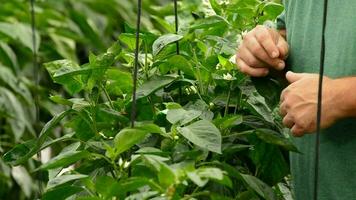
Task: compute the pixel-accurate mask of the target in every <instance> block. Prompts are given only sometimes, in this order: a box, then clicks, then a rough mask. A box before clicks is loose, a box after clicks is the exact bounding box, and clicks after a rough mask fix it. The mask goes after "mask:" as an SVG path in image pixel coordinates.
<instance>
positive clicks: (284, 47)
mask: <svg viewBox="0 0 356 200" xmlns="http://www.w3.org/2000/svg"><path fill="white" fill-rule="evenodd" d="M277 48H278V50H279V54H280V55H279V58H281V59H283V60H285V59H287V57H288V53H289V45H288V43H287V41H286V40H285V39H284V38H283V37H282V36H279V39H278V42H277Z"/></svg>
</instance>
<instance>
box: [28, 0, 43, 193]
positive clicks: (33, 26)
mask: <svg viewBox="0 0 356 200" xmlns="http://www.w3.org/2000/svg"><path fill="white" fill-rule="evenodd" d="M35 1H36V0H30V10H31V31H32V53H33V54H32V56H33V57H32V65H33V66H32V67H33V71H32V72H33V79H34V81H35V90H38V88H39V84H40V75H39V67H38V58H37V48H38V47H37V39H38V38H37V37H36V18H35ZM33 95H34V100H35V112H36V113H35V114H36V118H35V119H36V121H35V127H34V128H35V132H36V135H37V136H38V134H39V132H40V127H39V125H38V126H37V123H39V121H40V108H39V95H38V91H35V92H34V94H33ZM37 157H38V159H39V160H41V152H38V153H37ZM38 178H39V179H40V180H42V175H41V173H39V175H38ZM38 190H39V192H38V194H37V195H38V197H40V196H41V195H42V185H41V182H40V181H38Z"/></svg>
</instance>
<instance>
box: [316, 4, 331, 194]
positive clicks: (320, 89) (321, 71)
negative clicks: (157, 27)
mask: <svg viewBox="0 0 356 200" xmlns="http://www.w3.org/2000/svg"><path fill="white" fill-rule="evenodd" d="M327 12H328V0H324V10H323V24H322V37H321V49H320V68H319V87H318V108H317V120H316V136H315V137H316V138H315V159H314V162H315V165H314V200H318V191H319V157H320V134H321V114H322V113H321V110H322V96H323V79H324V65H325V28H326V20H327Z"/></svg>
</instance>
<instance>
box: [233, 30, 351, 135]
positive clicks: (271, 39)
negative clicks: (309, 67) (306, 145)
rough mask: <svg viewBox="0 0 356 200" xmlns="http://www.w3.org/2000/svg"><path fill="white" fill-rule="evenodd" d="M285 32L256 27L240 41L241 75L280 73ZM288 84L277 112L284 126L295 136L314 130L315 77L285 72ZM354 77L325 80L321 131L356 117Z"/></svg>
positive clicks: (238, 60)
mask: <svg viewBox="0 0 356 200" xmlns="http://www.w3.org/2000/svg"><path fill="white" fill-rule="evenodd" d="M285 35H286V31H285V30H282V31H277V30H275V29H271V28H267V27H264V26H257V27H256V28H254V29H253V30H251V31H250V32H249V33H247V34H246V36H245V37H244V39H243V42H242V43H241V45H240V47H239V48H238V51H237V54H236V64H237V66H238V68H239V69H240V71H241V72H243V73H245V74H247V75H249V76H253V77H263V76H266V75H268V74H269V72H270V71H271V70H273V69H274V70H279V71H281V70H283V69H284V68H285V59H286V57H287V56H288V50H289V48H288V44H287V42H286V40H285ZM286 79H287V81H288V82H289V85H288V86H287V87H286V88H285V89H284V90H283V91H282V94H281V104H280V111H281V115H282V116H283V124H284V125H285V126H286V127H288V128H291V132H292V134H293V135H294V136H296V137H301V136H303V135H305V134H307V133H313V132H315V131H316V111H317V95H318V83H319V75H318V74H309V73H294V72H287V74H286ZM352 85H356V77H349V78H339V79H331V78H329V77H326V76H325V77H324V81H323V96H322V111H321V112H322V115H321V116H322V118H321V128H327V127H330V126H331V125H332V124H334V123H335V122H336V121H337V120H339V119H342V118H346V117H355V116H356V103H355V102H356V94H354V93H350V91H352V90H353V89H352Z"/></svg>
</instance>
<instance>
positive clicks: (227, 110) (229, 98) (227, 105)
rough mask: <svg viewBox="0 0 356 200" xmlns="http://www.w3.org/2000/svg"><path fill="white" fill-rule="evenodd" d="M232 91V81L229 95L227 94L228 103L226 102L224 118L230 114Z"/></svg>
mask: <svg viewBox="0 0 356 200" xmlns="http://www.w3.org/2000/svg"><path fill="white" fill-rule="evenodd" d="M231 90H232V81H230V86H229V93H228V94H227V101H226V106H225V112H224V117H225V116H226V115H227V114H228V112H229V107H230V106H229V105H230V101H231Z"/></svg>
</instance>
